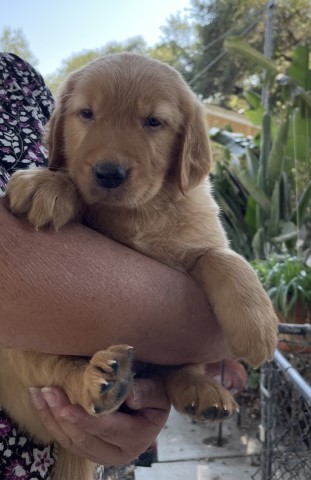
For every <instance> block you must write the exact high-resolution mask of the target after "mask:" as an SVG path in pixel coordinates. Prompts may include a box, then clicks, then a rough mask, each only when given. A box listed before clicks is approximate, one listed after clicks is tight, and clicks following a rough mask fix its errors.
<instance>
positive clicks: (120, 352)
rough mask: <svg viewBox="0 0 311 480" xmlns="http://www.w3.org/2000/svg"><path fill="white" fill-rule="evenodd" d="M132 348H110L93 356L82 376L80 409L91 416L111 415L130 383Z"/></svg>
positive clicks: (120, 402)
mask: <svg viewBox="0 0 311 480" xmlns="http://www.w3.org/2000/svg"><path fill="white" fill-rule="evenodd" d="M132 357H133V348H132V347H129V346H128V345H114V346H112V347H110V348H108V349H107V350H102V351H100V352H97V353H95V355H93V357H92V358H91V360H90V363H89V365H88V366H87V367H86V370H85V372H84V377H83V393H82V397H83V400H82V402H83V403H82V406H83V407H84V408H85V410H86V411H87V412H89V413H91V414H92V415H96V414H100V413H111V412H113V411H115V410H116V409H117V408H118V407H119V406H120V405H121V404H122V403H123V402H124V400H125V398H126V397H127V394H128V389H129V387H130V385H131V383H132V378H133V374H132V371H131V367H132Z"/></svg>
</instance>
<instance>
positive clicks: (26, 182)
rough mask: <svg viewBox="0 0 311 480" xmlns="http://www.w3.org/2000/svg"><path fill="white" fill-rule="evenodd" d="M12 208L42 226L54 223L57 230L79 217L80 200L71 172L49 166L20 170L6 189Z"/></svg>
mask: <svg viewBox="0 0 311 480" xmlns="http://www.w3.org/2000/svg"><path fill="white" fill-rule="evenodd" d="M6 195H7V197H8V199H9V206H10V210H11V212H12V213H13V214H14V215H25V216H27V218H28V220H29V222H30V223H31V224H32V225H33V226H34V227H35V228H36V230H38V229H39V228H41V227H44V226H52V227H54V229H55V230H58V229H59V228H60V227H62V226H63V225H65V224H66V223H68V222H69V221H70V220H71V219H73V218H75V217H77V215H78V212H79V209H80V207H79V205H80V200H79V196H78V192H77V190H76V188H75V186H74V185H73V183H72V182H71V180H70V179H69V177H68V176H67V175H65V174H64V173H63V172H52V171H51V170H48V169H47V168H34V169H29V170H18V171H17V172H15V173H14V174H13V175H12V177H11V179H10V181H9V183H8V186H7V189H6Z"/></svg>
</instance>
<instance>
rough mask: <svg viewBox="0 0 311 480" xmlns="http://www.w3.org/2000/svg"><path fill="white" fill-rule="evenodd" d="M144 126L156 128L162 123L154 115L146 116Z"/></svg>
mask: <svg viewBox="0 0 311 480" xmlns="http://www.w3.org/2000/svg"><path fill="white" fill-rule="evenodd" d="M144 126H145V127H152V128H157V127H161V126H162V123H161V122H160V120H158V119H157V118H156V117H148V118H147V119H146V121H145V125H144Z"/></svg>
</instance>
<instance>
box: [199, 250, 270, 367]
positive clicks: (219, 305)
mask: <svg viewBox="0 0 311 480" xmlns="http://www.w3.org/2000/svg"><path fill="white" fill-rule="evenodd" d="M191 273H192V274H193V276H194V278H196V280H197V281H198V282H199V283H200V284H201V285H202V286H203V288H204V290H205V292H206V294H207V296H208V298H209V301H210V302H211V305H212V307H213V310H214V312H215V314H216V317H217V319H218V321H219V323H220V325H221V327H222V328H223V330H224V332H225V334H226V336H227V338H228V341H229V345H230V347H231V351H232V353H233V355H234V356H235V357H237V358H241V359H244V360H245V361H246V362H247V363H249V364H250V365H252V366H255V367H257V366H259V365H261V364H262V363H264V362H265V361H267V360H271V358H272V356H273V352H274V350H275V349H276V346H277V323H278V321H277V317H276V315H275V312H274V310H273V306H272V304H271V302H270V299H269V298H268V296H267V294H266V292H265V291H264V289H263V287H262V285H261V284H260V282H259V280H258V278H257V275H256V273H255V272H254V271H253V269H252V268H251V267H250V265H249V264H248V263H247V262H246V261H245V260H244V259H243V258H242V257H241V256H240V255H238V254H236V253H235V252H233V251H232V250H229V249H222V248H219V249H218V248H212V249H210V250H208V251H207V252H206V253H205V254H204V255H202V257H200V258H199V260H198V261H197V263H196V265H195V267H194V269H193V271H192V272H191Z"/></svg>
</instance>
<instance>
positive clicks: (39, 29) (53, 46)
mask: <svg viewBox="0 0 311 480" xmlns="http://www.w3.org/2000/svg"><path fill="white" fill-rule="evenodd" d="M189 6H190V0H52V1H50V2H48V1H46V0H0V12H1V15H0V32H1V31H2V30H3V28H4V27H11V28H13V29H17V28H21V29H22V30H23V32H24V34H25V37H26V39H27V41H28V44H29V47H30V49H31V51H32V53H33V54H34V55H35V57H36V58H37V59H38V60H39V64H38V65H37V69H38V70H39V71H40V72H41V73H42V74H43V75H47V74H49V73H52V72H54V71H55V70H56V69H57V68H58V67H60V65H61V61H62V60H63V59H65V58H68V57H70V56H71V55H72V54H73V53H78V52H81V51H83V50H88V49H93V48H98V47H101V46H103V45H105V44H106V43H107V42H110V41H113V40H116V41H122V40H126V39H127V38H130V37H135V36H137V35H141V36H142V37H143V38H144V39H145V40H146V42H147V44H148V45H150V46H152V45H154V44H155V43H157V42H158V41H159V39H160V37H161V30H160V27H161V26H163V25H165V23H166V19H167V18H168V17H169V16H170V15H171V14H175V13H176V12H177V11H178V10H179V11H181V12H183V11H184V9H185V8H187V7H189Z"/></svg>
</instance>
